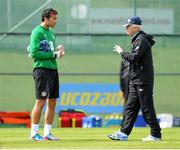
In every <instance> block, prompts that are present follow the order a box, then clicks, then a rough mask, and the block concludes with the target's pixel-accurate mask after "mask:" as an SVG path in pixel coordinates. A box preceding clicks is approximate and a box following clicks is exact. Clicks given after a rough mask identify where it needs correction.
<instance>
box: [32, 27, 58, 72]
mask: <svg viewBox="0 0 180 150" xmlns="http://www.w3.org/2000/svg"><path fill="white" fill-rule="evenodd" d="M28 51H29V52H30V54H29V56H30V57H32V58H33V59H34V63H33V68H39V67H40V68H48V69H57V63H56V59H55V56H54V51H55V36H54V34H53V33H52V32H51V31H50V30H49V29H46V28H44V27H43V26H41V25H38V26H37V27H36V28H35V29H34V30H33V31H32V33H31V39H30V46H29V48H28Z"/></svg>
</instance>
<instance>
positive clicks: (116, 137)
mask: <svg viewBox="0 0 180 150" xmlns="http://www.w3.org/2000/svg"><path fill="white" fill-rule="evenodd" d="M108 137H109V138H110V139H111V140H120V141H127V140H128V136H127V135H126V134H125V133H123V132H120V131H118V132H116V133H114V134H109V135H108Z"/></svg>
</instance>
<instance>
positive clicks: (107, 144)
mask: <svg viewBox="0 0 180 150" xmlns="http://www.w3.org/2000/svg"><path fill="white" fill-rule="evenodd" d="M117 130H118V129H117V128H91V129H80V128H70V129H67V128H63V129H61V128H54V129H53V133H54V135H56V136H57V137H60V139H61V140H60V141H41V142H36V141H30V140H29V139H28V137H29V133H30V129H27V128H0V133H1V138H0V148H1V149H12V148H13V149H15V148H16V149H21V148H24V149H25V148H28V149H34V148H37V149H38V148H41V149H179V148H180V137H179V132H180V128H168V129H163V130H162V134H163V138H162V141H156V142H142V141H141V138H143V137H146V136H147V135H148V133H149V128H134V129H133V132H132V134H131V135H130V136H129V141H126V142H124V141H123V142H121V141H112V140H110V139H108V138H107V134H110V133H113V132H115V131H117ZM42 131H43V130H42V128H41V129H40V133H42Z"/></svg>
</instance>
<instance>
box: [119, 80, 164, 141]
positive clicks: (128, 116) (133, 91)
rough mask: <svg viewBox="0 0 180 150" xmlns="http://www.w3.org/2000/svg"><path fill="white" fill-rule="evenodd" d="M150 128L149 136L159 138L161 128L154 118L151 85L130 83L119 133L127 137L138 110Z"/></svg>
mask: <svg viewBox="0 0 180 150" xmlns="http://www.w3.org/2000/svg"><path fill="white" fill-rule="evenodd" d="M140 109H141V110H142V114H143V117H144V120H145V121H146V122H147V123H148V124H149V126H150V128H151V135H152V136H155V137H158V138H161V128H160V126H159V123H158V121H157V118H156V113H155V109H154V103H153V84H147V85H136V84H133V83H132V82H130V84H129V96H128V100H127V102H126V104H125V106H124V112H123V122H122V127H121V132H124V133H125V134H127V135H129V134H130V133H131V131H132V128H133V126H134V123H135V121H136V118H137V116H138V113H139V110H140Z"/></svg>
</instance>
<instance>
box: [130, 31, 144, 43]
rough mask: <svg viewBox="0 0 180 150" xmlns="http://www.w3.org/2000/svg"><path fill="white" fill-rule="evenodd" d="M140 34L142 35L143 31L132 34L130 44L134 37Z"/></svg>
mask: <svg viewBox="0 0 180 150" xmlns="http://www.w3.org/2000/svg"><path fill="white" fill-rule="evenodd" d="M141 33H143V31H139V32H136V33H135V34H133V36H132V37H131V39H132V42H133V41H134V40H135V39H136V37H137V36H138V35H139V34H141Z"/></svg>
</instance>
